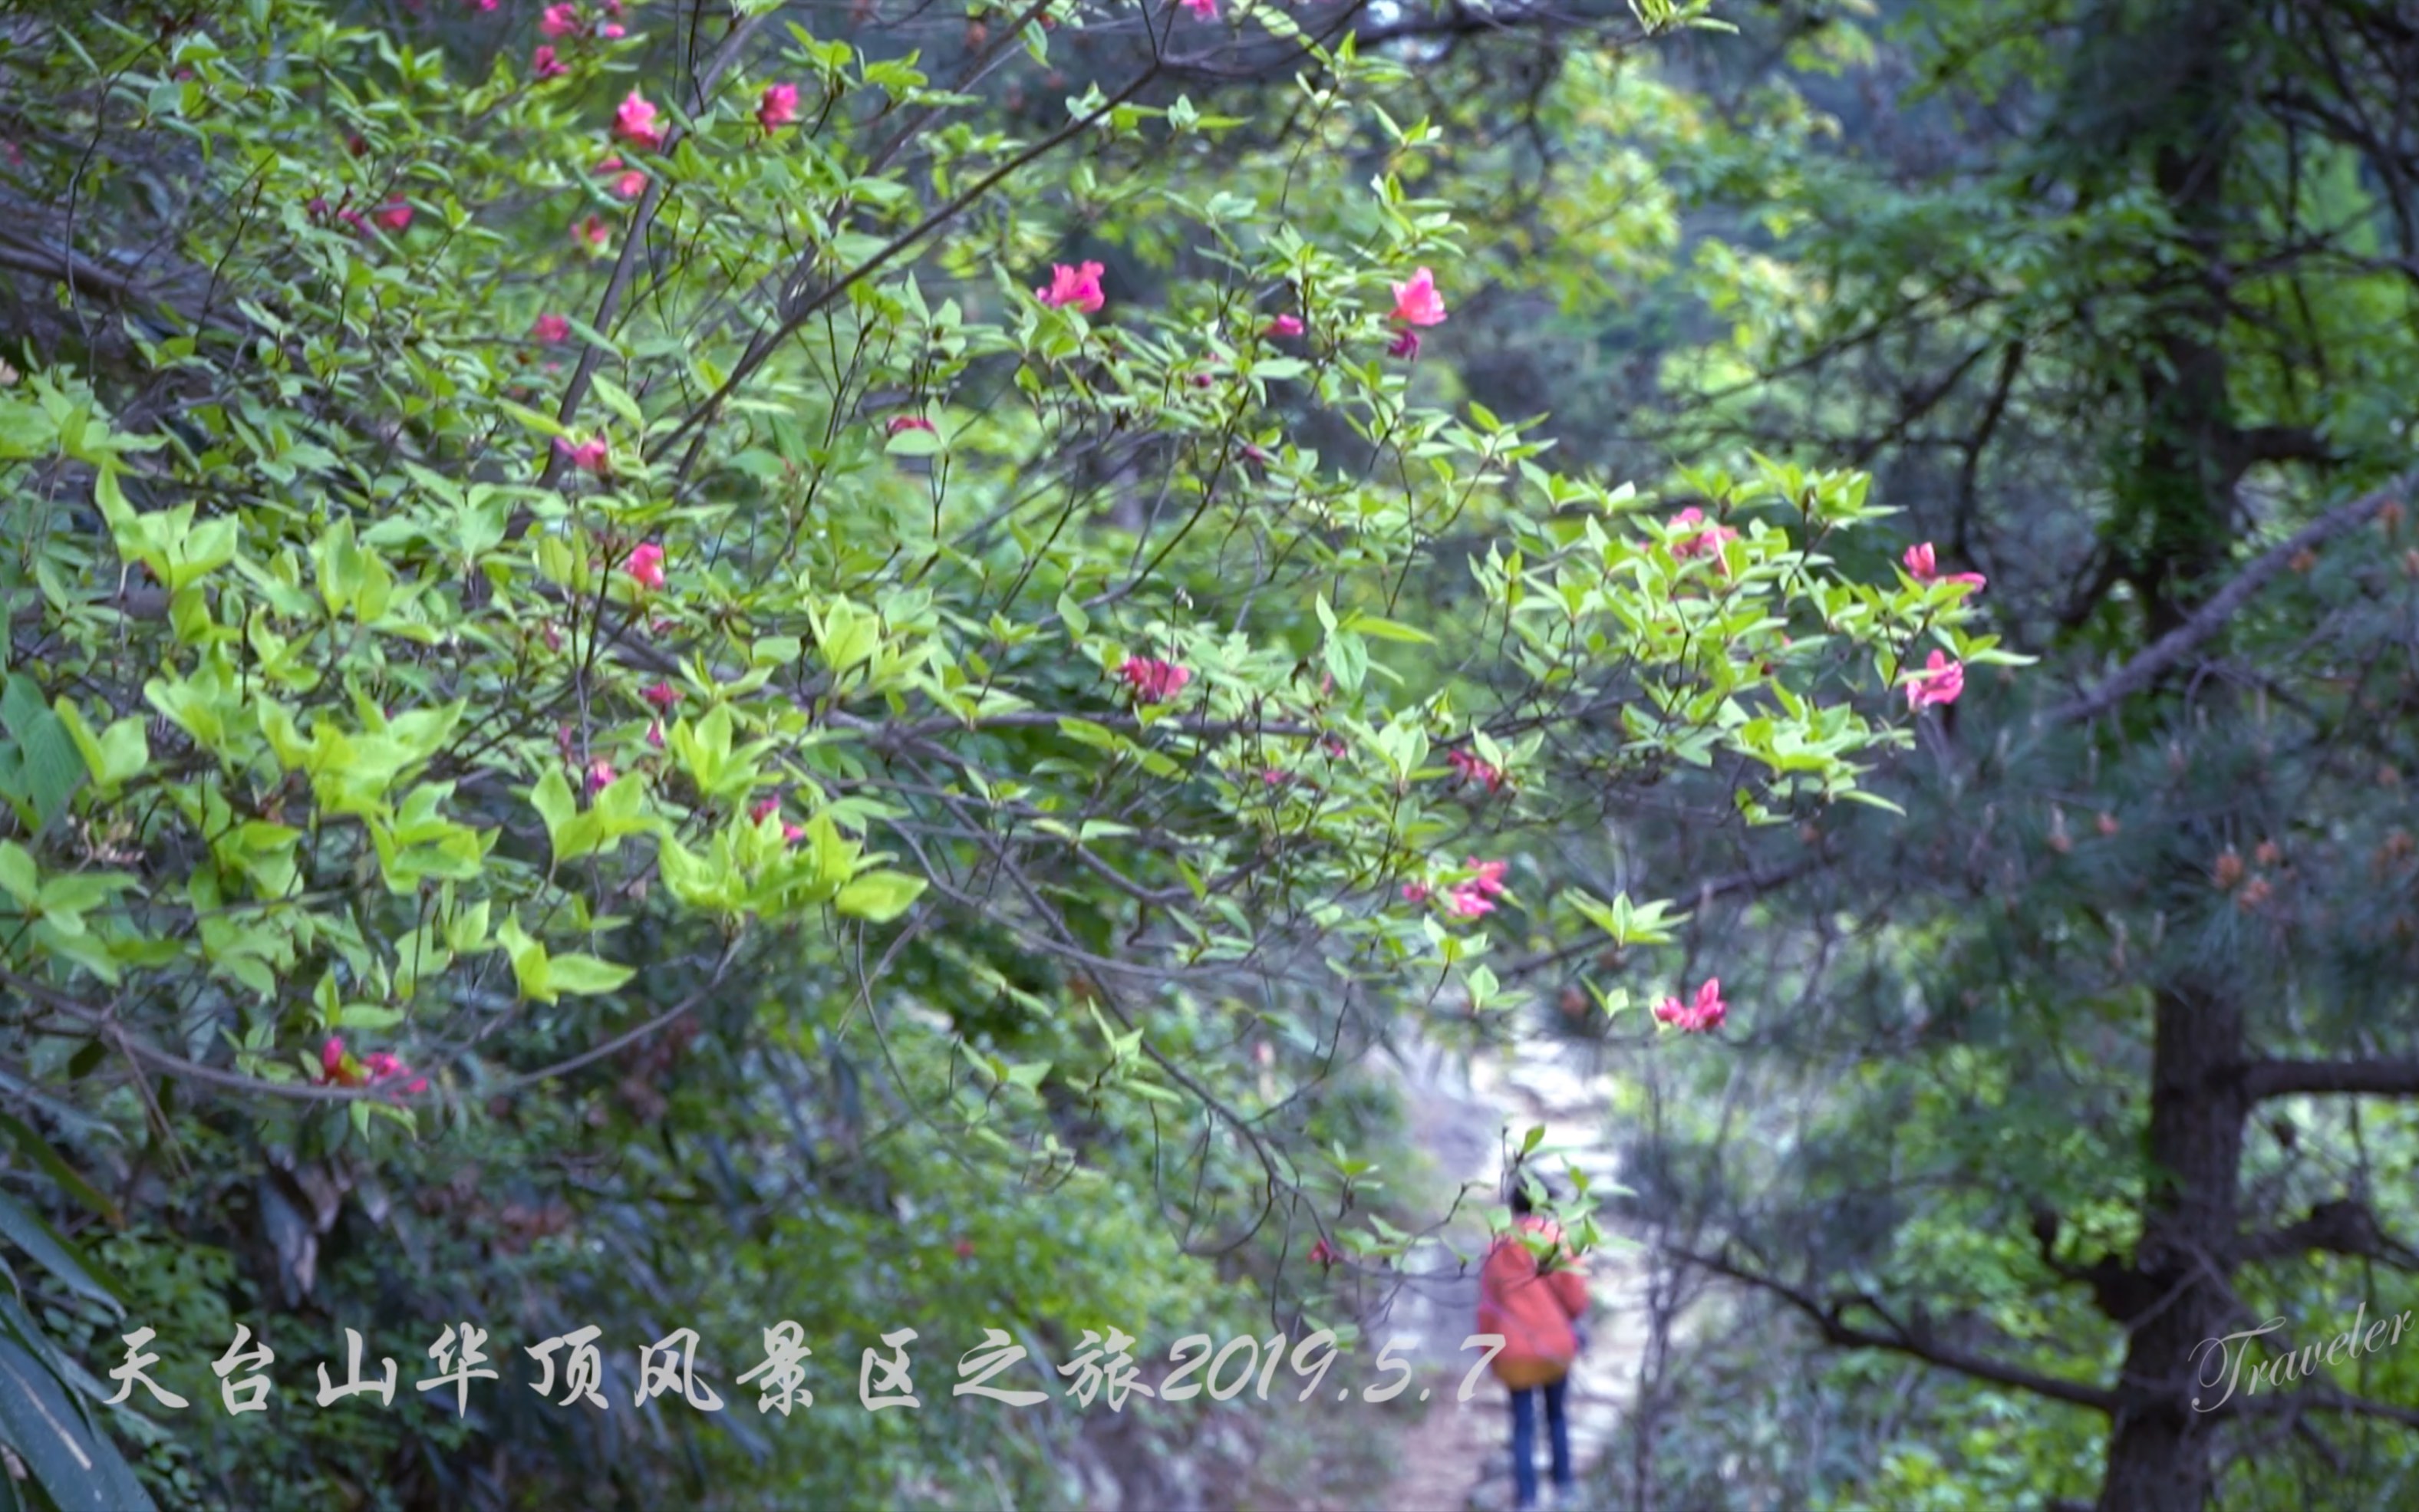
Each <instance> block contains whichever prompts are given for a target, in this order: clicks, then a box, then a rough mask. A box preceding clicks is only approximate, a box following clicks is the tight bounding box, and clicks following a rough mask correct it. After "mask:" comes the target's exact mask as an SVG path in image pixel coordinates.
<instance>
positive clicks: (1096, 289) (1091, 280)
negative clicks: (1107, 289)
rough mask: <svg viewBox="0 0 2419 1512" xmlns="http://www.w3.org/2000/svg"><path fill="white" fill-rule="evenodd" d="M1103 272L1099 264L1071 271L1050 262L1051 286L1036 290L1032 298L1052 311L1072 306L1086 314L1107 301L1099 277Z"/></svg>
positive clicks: (1065, 266) (1086, 264)
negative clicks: (1063, 306) (1064, 306)
mask: <svg viewBox="0 0 2419 1512" xmlns="http://www.w3.org/2000/svg"><path fill="white" fill-rule="evenodd" d="M1103 271H1104V270H1103V269H1102V267H1101V265H1100V264H1099V263H1084V264H1082V265H1081V266H1079V267H1074V268H1070V267H1068V266H1067V265H1066V264H1065V263H1053V264H1051V265H1050V286H1049V287H1048V288H1037V289H1035V290H1034V291H1033V297H1034V298H1035V299H1037V300H1040V301H1041V302H1042V303H1044V304H1046V305H1049V306H1050V307H1051V308H1053V309H1056V308H1058V307H1059V306H1061V305H1072V306H1073V307H1075V308H1076V309H1078V310H1081V311H1083V312H1084V313H1086V315H1088V314H1090V313H1091V312H1092V311H1094V310H1097V309H1099V308H1100V307H1101V306H1102V305H1103V304H1105V303H1107V302H1108V296H1106V295H1104V294H1102V292H1101V274H1102V272H1103Z"/></svg>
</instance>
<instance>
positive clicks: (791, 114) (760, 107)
mask: <svg viewBox="0 0 2419 1512" xmlns="http://www.w3.org/2000/svg"><path fill="white" fill-rule="evenodd" d="M797 118H798V86H797V85H793V84H768V85H765V86H764V95H763V99H761V100H757V101H756V124H757V125H759V126H761V127H763V128H764V130H765V131H779V130H780V129H781V128H782V127H784V126H787V125H789V124H790V123H791V122H792V121H794V120H796V119H797Z"/></svg>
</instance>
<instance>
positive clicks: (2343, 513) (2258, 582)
mask: <svg viewBox="0 0 2419 1512" xmlns="http://www.w3.org/2000/svg"><path fill="white" fill-rule="evenodd" d="M2414 481H2419V474H2414V473H2405V474H2403V475H2402V476H2401V477H2398V478H2396V479H2395V480H2394V481H2393V482H2392V483H2389V484H2387V485H2385V486H2383V487H2381V488H2378V489H2375V490H2373V491H2371V492H2369V493H2366V494H2364V495H2362V496H2361V497H2360V498H2358V499H2355V500H2352V501H2350V503H2345V504H2338V505H2336V506H2335V507H2334V509H2331V510H2329V511H2327V512H2326V513H2325V514H2323V515H2321V516H2319V517H2318V518H2317V519H2314V520H2312V521H2311V522H2310V523H2309V524H2307V525H2304V526H2303V527H2302V528H2301V529H2300V530H2298V531H2295V532H2293V533H2292V534H2290V535H2288V536H2287V537H2286V538H2285V539H2283V540H2282V541H2279V542H2277V543H2276V544H2275V545H2274V546H2273V547H2270V548H2268V549H2267V550H2266V551H2263V552H2261V553H2260V554H2259V555H2258V556H2257V557H2256V558H2254V559H2253V560H2252V563H2251V564H2250V565H2249V566H2247V567H2245V568H2244V569H2243V570H2242V576H2241V577H2238V578H2236V579H2234V580H2233V581H2232V582H2230V583H2227V584H2226V586H2225V587H2224V588H2222V589H2219V590H2218V592H2217V594H2216V596H2214V597H2212V598H2211V600H2210V601H2209V602H2208V603H2206V604H2203V605H2202V606H2201V607H2200V608H2199V609H2197V610H2196V611H2195V612H2194V613H2193V616H2192V617H2191V618H2190V619H2188V620H2186V621H2184V623H2183V624H2181V625H2177V626H2176V627H2175V628H2174V629H2172V630H2170V631H2168V632H2167V633H2166V634H2165V635H2163V636H2161V637H2160V638H2159V639H2158V640H2157V642H2156V643H2154V644H2153V645H2152V646H2151V647H2150V648H2149V650H2147V651H2145V652H2143V653H2142V654H2141V655H2140V656H2136V657H2134V659H2133V660H2132V661H2130V662H2128V663H2126V664H2125V666H2124V667H2122V668H2121V669H2119V671H2117V672H2116V673H2115V674H2113V675H2112V676H2110V677H2109V678H2108V680H2107V681H2105V682H2103V683H2102V684H2101V685H2100V686H2099V687H2095V688H2093V689H2092V690H2091V691H2090V692H2088V693H2086V694H2084V695H2083V696H2082V697H2080V698H2077V699H2073V700H2071V701H2069V702H2065V703H2061V704H2059V705H2057V707H2056V708H2053V709H2051V710H2049V711H2048V712H2047V713H2046V714H2044V715H2042V719H2043V720H2044V721H2045V722H2047V723H2049V724H2053V725H2060V724H2070V723H2072V722H2074V721H2075V720H2078V719H2091V718H2097V717H2099V716H2101V715H2103V714H2105V713H2107V712H2108V711H2109V710H2111V709H2113V708H2115V707H2116V706H2117V705H2118V704H2119V703H2121V702H2124V701H2125V700H2127V699H2129V698H2131V697H2133V696H2134V694H2136V693H2138V692H2140V691H2142V690H2143V689H2144V688H2146V687H2149V686H2150V685H2151V684H2152V683H2154V682H2156V681H2157V680H2158V679H2159V677H2160V675H2161V674H2162V673H2164V672H2165V671H2167V670H2168V669H2169V668H2171V667H2173V666H2175V665H2176V664H2177V663H2178V662H2180V661H2181V660H2183V659H2184V657H2186V656H2190V655H2191V654H2192V652H2193V650H2194V649H2195V648H2196V647H2197V646H2199V645H2200V644H2201V642H2203V641H2205V640H2208V639H2209V638H2210V637H2211V636H2213V635H2215V634H2216V633H2217V632H2218V631H2219V630H2220V629H2222V628H2224V627H2225V625H2226V621H2227V620H2229V619H2232V618H2233V617H2234V616H2235V614H2236V613H2238V612H2239V611H2241V609H2242V607H2243V606H2244V605H2245V604H2248V603H2250V602H2251V600H2252V599H2253V598H2254V597H2256V596H2257V594H2258V593H2259V591H2260V590H2261V589H2263V588H2265V587H2267V586H2268V584H2269V581H2270V580H2271V579H2273V578H2274V577H2275V576H2276V575H2277V574H2278V573H2280V572H2283V571H2284V570H2285V568H2286V566H2287V565H2288V563H2291V561H2292V560H2293V558H2294V557H2295V556H2297V555H2299V554H2300V553H2302V552H2303V551H2314V550H2316V549H2318V548H2319V547H2320V546H2322V545H2324V544H2326V543H2327V542H2328V541H2331V540H2333V539H2334V538H2335V537H2336V536H2338V535H2342V534H2344V533H2345V532H2349V531H2353V530H2357V529H2358V528H2360V527H2361V526H2362V525H2365V524H2366V523H2367V522H2368V520H2369V519H2370V517H2373V516H2375V515H2376V514H2377V513H2378V512H2379V511H2380V510H2381V509H2383V508H2384V507H2385V506H2386V505H2387V504H2389V503H2392V502H2393V501H2396V500H2398V499H2400V498H2401V497H2402V496H2403V495H2404V493H2406V492H2407V491H2409V489H2410V488H2411V485H2412V483H2413V482H2414Z"/></svg>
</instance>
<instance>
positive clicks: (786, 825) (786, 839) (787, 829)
mask: <svg viewBox="0 0 2419 1512" xmlns="http://www.w3.org/2000/svg"><path fill="white" fill-rule="evenodd" d="M806 838H807V831H806V826H805V825H793V824H791V823H790V822H789V821H788V820H786V819H785V820H783V821H781V841H782V843H783V844H786V845H795V844H796V843H798V841H802V840H804V839H806Z"/></svg>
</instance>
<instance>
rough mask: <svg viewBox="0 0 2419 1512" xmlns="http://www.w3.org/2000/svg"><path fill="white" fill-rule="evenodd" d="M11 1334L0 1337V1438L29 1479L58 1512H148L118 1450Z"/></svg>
mask: <svg viewBox="0 0 2419 1512" xmlns="http://www.w3.org/2000/svg"><path fill="white" fill-rule="evenodd" d="M15 1335H16V1330H15V1329H14V1328H13V1327H12V1328H10V1329H8V1331H7V1334H6V1335H5V1336H0V1436H5V1437H6V1438H7V1440H8V1445H9V1447H10V1448H12V1449H14V1450H15V1451H16V1453H17V1456H18V1458H21V1459H23V1461H24V1462H25V1468H26V1470H27V1471H28V1472H30V1473H32V1476H33V1478H34V1480H35V1481H36V1482H38V1483H39V1485H40V1486H41V1488H42V1489H43V1491H44V1492H45V1493H47V1494H48V1495H49V1497H50V1499H51V1501H52V1503H53V1504H55V1505H56V1506H57V1507H58V1508H59V1509H60V1512H153V1505H154V1504H153V1503H152V1501H151V1497H150V1494H149V1493H148V1492H146V1491H145V1490H144V1489H143V1485H142V1483H141V1482H140V1481H137V1480H136V1479H135V1478H134V1473H133V1471H132V1470H131V1469H130V1468H129V1467H128V1465H127V1463H126V1460H125V1458H124V1457H123V1456H121V1455H119V1454H118V1452H117V1446H116V1444H114V1443H110V1442H109V1440H108V1439H107V1438H105V1437H104V1436H102V1435H101V1434H100V1433H97V1432H95V1431H94V1430H93V1428H92V1427H91V1425H90V1424H88V1423H87V1422H86V1421H85V1416H84V1414H83V1413H82V1412H78V1411H77V1410H76V1407H75V1404H74V1403H73V1402H72V1401H70V1400H69V1397H68V1393H67V1389H66V1388H65V1387H64V1386H62V1385H61V1384H60V1383H59V1381H58V1378H57V1377H56V1376H54V1375H53V1374H52V1373H51V1371H50V1370H49V1369H48V1368H47V1367H45V1366H44V1365H43V1364H42V1363H41V1361H40V1360H39V1359H38V1358H36V1357H35V1355H34V1353H33V1351H31V1350H28V1349H27V1348H26V1347H25V1346H24V1344H23V1342H21V1341H20V1340H19V1339H18V1338H17V1337H16V1336H15ZM141 1389H142V1388H140V1387H137V1388H136V1390H137V1391H140V1390H141Z"/></svg>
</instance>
